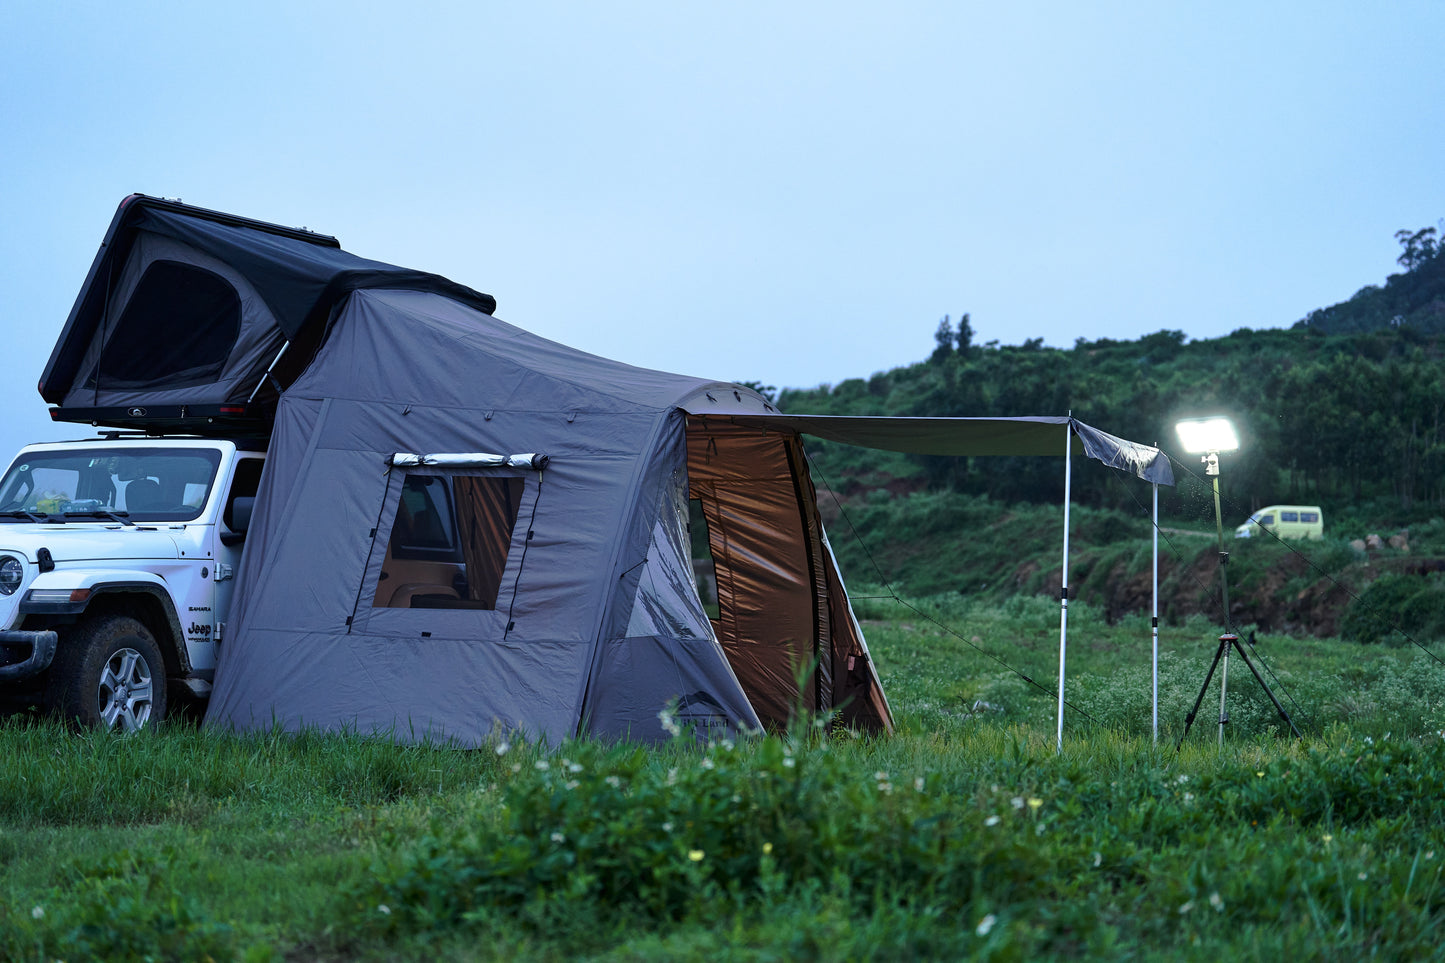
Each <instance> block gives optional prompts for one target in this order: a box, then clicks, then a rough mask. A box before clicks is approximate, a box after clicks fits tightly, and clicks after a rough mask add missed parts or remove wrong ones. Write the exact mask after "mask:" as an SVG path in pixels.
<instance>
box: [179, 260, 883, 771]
mask: <svg viewBox="0 0 1445 963" xmlns="http://www.w3.org/2000/svg"><path fill="white" fill-rule="evenodd" d="M770 410H772V409H771V406H770V405H769V404H768V402H767V401H766V400H765V399H764V398H762V397H761V396H759V395H757V394H756V393H754V392H752V391H750V390H748V389H746V388H743V387H741V386H737V385H731V384H721V383H717V382H710V381H705V380H701V379H696V378H688V377H683V376H679V375H672V374H666V373H663V372H657V371H648V370H644V369H640V368H634V367H631V366H628V365H624V364H620V363H618V362H614V361H608V360H606V359H602V358H598V357H595V356H593V355H588V354H585V353H583V352H580V351H576V350H573V349H571V348H567V347H565V346H562V345H559V344H556V343H553V342H549V341H546V340H544V339H542V338H539V337H536V336H535V335H531V334H529V333H527V332H525V331H522V330H520V329H518V328H515V327H512V326H511V325H509V324H506V323H505V322H502V321H500V320H497V319H496V318H494V317H492V316H490V315H488V314H486V313H484V312H482V311H480V310H478V309H477V308H476V307H474V306H472V305H470V304H467V303H464V302H462V301H459V300H456V299H453V298H450V297H447V296H445V295H443V294H441V293H439V292H435V291H418V290H397V289H386V288H371V289H360V290H356V291H353V292H352V293H350V295H349V296H348V297H347V298H346V299H345V300H344V302H343V303H341V304H340V305H339V306H338V308H337V311H336V314H335V318H334V321H333V323H332V324H331V325H330V328H329V333H328V335H327V337H326V338H325V340H324V341H323V343H322V344H321V345H320V347H319V349H318V350H317V351H316V352H315V354H314V357H313V359H312V360H311V362H310V364H309V365H308V366H307V367H306V368H305V370H304V371H302V372H301V373H300V374H299V375H298V377H296V379H295V380H294V381H293V382H292V383H290V384H289V385H288V386H287V388H286V390H285V391H284V392H283V393H282V395H281V397H280V400H279V404H278V406H277V409H276V416H275V424H274V430H273V432H272V435H271V444H270V449H269V456H268V458H267V464H266V468H265V472H264V475H263V478H262V481H261V486H260V490H259V492H258V494H257V500H256V504H255V508H254V512H253V517H252V526H251V529H250V534H249V535H248V541H247V546H246V551H245V555H244V557H243V560H242V564H241V568H240V571H239V572H238V581H237V589H236V597H235V601H234V609H233V611H232V613H231V618H230V622H229V623H228V626H227V632H226V639H225V641H224V642H223V644H222V647H221V656H220V664H219V668H218V672H217V678H216V686H215V691H214V693H213V696H212V703H211V706H210V708H209V710H208V713H207V724H208V725H213V726H222V727H228V728H240V729H249V728H257V727H260V728H265V727H270V726H272V725H274V724H281V725H283V726H286V727H288V728H300V727H306V726H319V727H323V728H345V729H352V730H356V731H362V732H381V733H388V734H391V735H392V736H393V737H395V738H401V739H419V738H422V737H423V736H434V737H438V738H444V739H449V740H454V741H456V742H458V743H460V744H463V745H474V744H476V743H478V742H480V741H482V740H484V739H486V738H488V737H489V736H490V735H491V734H492V733H493V732H495V731H497V729H498V728H501V729H508V730H512V729H516V730H521V731H524V732H527V733H530V734H533V735H535V736H538V737H542V738H547V739H557V738H562V737H566V736H570V735H574V734H592V735H601V736H607V737H613V738H631V739H641V740H655V739H660V738H664V737H665V732H664V729H663V726H662V723H661V721H660V719H659V712H660V711H661V710H663V709H664V708H666V707H667V706H668V705H669V704H671V705H673V706H675V710H676V712H677V714H678V716H679V717H680V719H681V720H682V721H684V722H690V723H691V724H693V725H695V726H697V727H699V728H704V729H706V728H712V727H718V728H724V729H728V730H733V729H736V728H738V727H740V726H749V727H757V726H781V725H785V724H786V723H787V722H788V720H789V719H790V717H791V716H792V715H793V714H794V712H795V711H796V708H797V707H798V706H799V704H801V706H802V707H803V708H805V709H807V710H809V711H817V712H829V711H833V710H837V711H838V712H839V713H840V715H841V716H842V717H843V718H844V719H845V720H846V721H848V722H850V723H852V724H856V725H858V726H861V727H867V728H876V729H884V730H887V729H889V728H891V725H892V719H891V714H890V713H889V710H888V705H887V701H886V699H885V698H884V696H883V692H882V688H881V686H880V685H879V683H878V678H877V674H876V671H875V670H874V667H873V665H872V663H871V661H870V659H869V656H868V650H867V647H866V643H865V641H864V638H863V635H862V632H861V631H860V630H859V628H858V625H857V623H856V622H855V621H854V620H853V618H852V615H851V610H850V607H849V604H848V600H847V595H846V589H845V587H844V584H843V581H842V578H841V577H840V574H839V572H838V570H837V566H836V564H835V563H834V560H833V556H832V553H831V550H830V549H829V547H828V544H827V539H826V535H825V533H824V531H823V527H822V524H821V522H820V520H819V518H818V512H817V506H816V501H815V496H814V493H813V489H812V485H811V482H810V481H809V479H808V476H807V472H806V469H805V466H804V459H803V456H802V447H801V441H800V439H799V436H798V434H797V433H796V432H794V431H786V430H785V431H767V432H758V431H756V430H754V429H751V428H736V427H732V426H728V425H726V424H724V423H723V422H722V421H721V420H720V419H721V418H722V417H723V416H728V415H748V414H766V413H768V412H769V411H770ZM519 453H521V454H519ZM694 504H696V505H697V506H698V507H699V508H700V509H701V514H702V517H703V518H704V519H705V520H706V521H705V525H706V530H707V534H706V539H707V541H708V543H709V545H710V548H711V554H712V557H713V559H714V563H715V566H716V570H717V581H718V584H719V592H718V609H717V612H716V617H709V614H708V612H707V610H706V609H705V607H704V604H703V602H702V601H701V599H700V597H699V594H698V591H697V587H696V581H695V578H694V573H693V568H692V558H691V554H692V553H691V549H690V541H691V538H690V536H691V534H692V531H693V528H692V526H693V521H692V509H693V507H694ZM699 524H701V523H699ZM810 669H811V670H812V671H811V672H810V671H809V670H810ZM800 670H801V671H802V673H803V674H804V675H805V676H806V684H805V686H804V688H803V691H802V692H799V691H798V684H797V674H798V672H799V671H800Z"/></svg>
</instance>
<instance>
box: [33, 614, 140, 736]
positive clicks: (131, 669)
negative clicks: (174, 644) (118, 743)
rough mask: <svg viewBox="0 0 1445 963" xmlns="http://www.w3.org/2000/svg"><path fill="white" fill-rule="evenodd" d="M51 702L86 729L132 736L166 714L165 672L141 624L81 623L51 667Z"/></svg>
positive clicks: (120, 619)
mask: <svg viewBox="0 0 1445 963" xmlns="http://www.w3.org/2000/svg"><path fill="white" fill-rule="evenodd" d="M50 693H51V698H50V704H51V706H52V707H53V708H54V709H55V710H56V711H58V712H59V713H60V714H61V716H62V717H63V718H65V719H67V720H69V721H71V722H74V723H76V724H78V725H81V726H85V727H88V728H99V729H110V730H114V731H117V732H134V731H136V730H137V729H141V728H144V727H145V726H148V725H155V724H156V723H159V722H160V721H161V720H162V719H164V718H165V715H166V673H165V663H164V662H163V661H162V659H161V653H160V649H158V648H157V647H156V643H155V639H154V638H153V637H152V636H151V633H150V631H149V630H148V629H146V627H145V626H144V625H141V624H140V623H139V622H137V621H136V620H135V619H131V618H126V617H124V616H107V617H104V618H99V619H95V620H94V621H91V622H85V623H82V624H80V625H78V626H76V628H75V629H74V631H72V632H70V633H68V634H67V637H65V638H63V639H62V640H61V644H60V646H59V648H58V651H57V652H56V653H55V661H54V663H52V664H51V667H50Z"/></svg>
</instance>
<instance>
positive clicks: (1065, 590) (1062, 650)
mask: <svg viewBox="0 0 1445 963" xmlns="http://www.w3.org/2000/svg"><path fill="white" fill-rule="evenodd" d="M1073 443H1074V419H1073V415H1072V413H1071V414H1070V416H1069V422H1068V424H1066V425H1064V570H1063V574H1062V575H1061V576H1060V581H1061V583H1062V584H1061V585H1060V587H1059V737H1058V751H1059V752H1063V751H1064V657H1065V655H1067V653H1068V648H1069V502H1070V500H1071V499H1072V497H1073V494H1072V492H1071V490H1070V483H1071V482H1072V480H1073V475H1074V473H1073V462H1072V457H1071V456H1072V451H1073Z"/></svg>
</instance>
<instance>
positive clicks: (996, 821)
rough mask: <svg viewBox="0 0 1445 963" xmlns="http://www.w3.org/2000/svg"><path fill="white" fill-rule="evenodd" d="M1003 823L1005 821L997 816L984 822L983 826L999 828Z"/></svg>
mask: <svg viewBox="0 0 1445 963" xmlns="http://www.w3.org/2000/svg"><path fill="white" fill-rule="evenodd" d="M1001 822H1003V820H1002V819H1001V818H1000V817H999V816H998V815H997V814H995V815H992V816H990V817H988V818H987V819H985V820H984V821H983V824H984V825H985V826H997V825H998V824H999V823H1001Z"/></svg>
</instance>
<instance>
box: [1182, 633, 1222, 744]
mask: <svg viewBox="0 0 1445 963" xmlns="http://www.w3.org/2000/svg"><path fill="white" fill-rule="evenodd" d="M1228 647H1229V643H1228V642H1226V641H1224V640H1223V639H1220V640H1219V648H1218V649H1216V650H1215V651H1214V661H1213V662H1211V663H1209V672H1208V673H1206V674H1205V676H1204V685H1202V686H1200V687H1199V695H1198V696H1197V697H1196V698H1195V699H1194V708H1193V709H1190V710H1189V715H1187V716H1185V717H1184V733H1183V734H1182V735H1181V736H1180V737H1179V742H1178V744H1177V745H1175V747H1174V751H1175V752H1178V751H1179V750H1180V749H1182V748H1183V747H1184V738H1185V736H1188V735H1189V727H1190V726H1192V725H1194V717H1195V716H1197V715H1198V714H1199V706H1200V704H1201V703H1202V702H1204V693H1206V692H1208V691H1209V683H1210V681H1211V680H1213V678H1214V670H1215V669H1216V668H1218V666H1219V660H1220V658H1221V657H1222V656H1223V655H1224V653H1225V651H1226V650H1227V649H1228Z"/></svg>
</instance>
